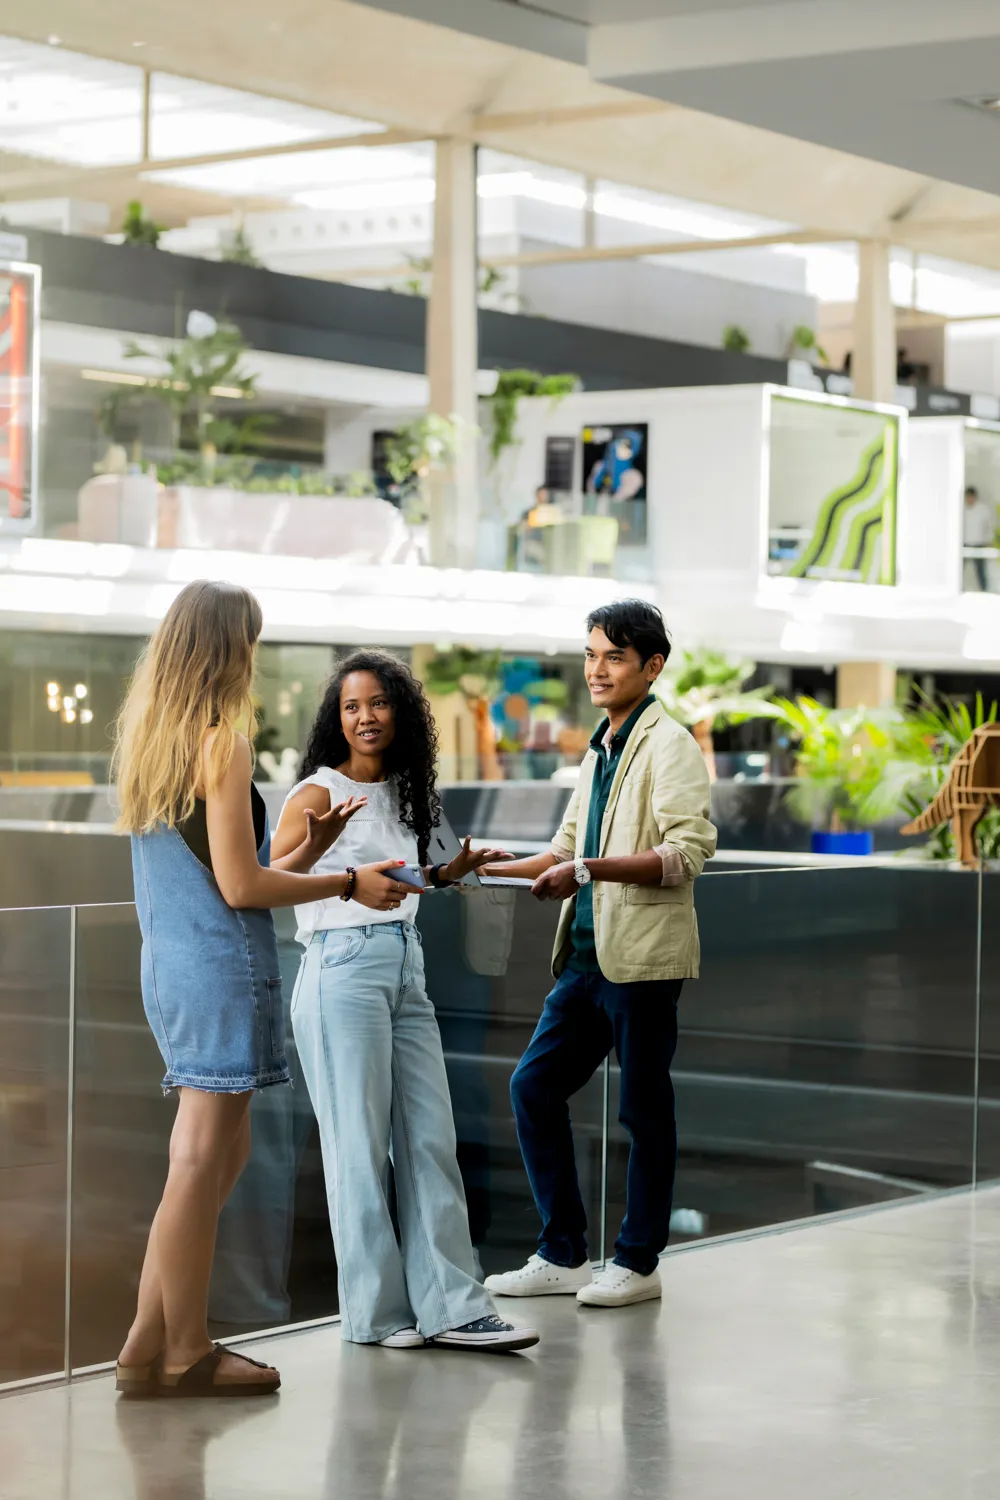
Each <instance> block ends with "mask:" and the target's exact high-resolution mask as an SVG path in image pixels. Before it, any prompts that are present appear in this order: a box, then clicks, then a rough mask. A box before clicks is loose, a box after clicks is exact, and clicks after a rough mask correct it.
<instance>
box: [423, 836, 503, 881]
mask: <svg viewBox="0 0 1000 1500" xmlns="http://www.w3.org/2000/svg"><path fill="white" fill-rule="evenodd" d="M513 858H514V856H513V854H508V853H507V851H506V849H473V848H472V835H471V834H466V836H465V838H464V839H463V840H462V849H461V852H460V853H459V854H456V855H455V858H454V859H451V860H449V861H448V863H447V864H446V865H442V867H441V879H442V880H447V881H454V880H461V879H462V877H463V875H471V874H473V873H474V874H477V875H478V873H479V872H480V870H482V869H484V868H485V866H486V865H496V864H500V863H501V861H503V860H505V859H513Z"/></svg>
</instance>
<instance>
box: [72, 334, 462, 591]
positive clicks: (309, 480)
mask: <svg viewBox="0 0 1000 1500" xmlns="http://www.w3.org/2000/svg"><path fill="white" fill-rule="evenodd" d="M125 353H126V354H127V356H128V357H129V358H130V359H143V360H146V361H150V360H155V361H156V362H157V364H159V365H160V367H161V369H162V373H158V374H153V375H151V376H150V377H149V378H148V381H147V383H146V384H145V386H144V390H145V392H146V393H147V394H148V395H150V396H152V397H153V398H154V399H156V400H159V401H160V402H161V403H162V404H163V405H164V406H165V407H166V409H167V411H168V413H169V417H170V456H169V458H168V459H167V460H166V461H165V462H163V463H158V464H157V465H156V476H155V477H156V478H158V479H159V481H160V484H161V486H162V488H161V490H160V492H159V495H158V496H157V495H156V494H155V480H154V483H153V488H154V502H155V505H156V510H157V513H158V531H157V532H156V533H155V535H156V541H157V543H158V545H160V546H163V547H195V548H197V547H209V548H222V549H227V550H234V551H252V552H258V551H275V552H283V553H286V554H289V555H299V556H307V557H328V556H350V557H352V558H354V559H355V560H356V561H358V562H362V563H369V562H371V563H383V562H405V561H408V560H410V558H411V557H412V555H413V550H414V544H413V538H412V536H411V534H410V532H409V530H408V528H407V526H406V524H405V522H404V521H403V519H402V517H401V516H400V515H399V513H398V511H396V510H395V509H394V508H393V507H392V506H390V505H388V504H387V503H386V502H384V501H382V500H380V499H379V498H378V496H377V494H376V492H375V486H374V482H373V479H372V476H371V475H370V474H360V475H358V474H353V475H340V476H338V475H332V474H327V473H323V472H316V471H314V470H312V469H308V470H306V471H302V470H301V469H300V468H299V467H298V466H297V465H296V466H294V467H293V468H292V469H291V470H290V471H288V472H284V473H281V474H280V475H278V476H276V475H275V474H274V473H273V472H271V473H262V472H259V470H260V467H261V461H260V459H259V458H258V457H257V456H255V451H254V450H257V449H259V448H260V446H261V444H262V439H263V434H264V429H265V427H266V425H267V421H268V418H267V417H266V416H264V415H262V414H260V413H249V414H247V415H244V416H241V417H240V418H238V419H234V418H232V417H230V416H225V415H223V414H222V413H221V412H220V411H219V410H218V409H217V407H218V405H219V403H220V402H221V401H224V400H229V401H236V402H240V401H246V400H248V399H250V398H251V397H253V396H254V395H255V394H256V389H257V377H256V375H255V374H254V373H253V371H252V370H250V369H249V368H248V366H247V363H246V357H247V355H248V354H249V349H248V346H247V344H246V343H245V341H244V339H243V336H242V334H241V333H240V330H239V329H238V328H237V327H236V326H235V325H234V324H232V323H225V322H219V321H217V320H216V319H215V318H212V317H210V316H209V315H208V314H207V313H203V312H192V313H191V314H190V315H189V317H188V320H187V326H186V335H185V337H184V338H183V339H181V340H178V341H177V342H175V343H170V344H164V345H162V346H155V347H153V346H149V345H146V344H142V343H138V342H135V341H132V342H130V343H129V344H128V345H127V346H126V349H125ZM130 389H131V388H130ZM434 420H435V421H436V422H440V420H441V419H434ZM444 425H445V427H448V424H447V423H445V424H444ZM185 442H187V443H188V444H189V446H187V447H185V446H182V444H183V443H185ZM430 446H431V445H430V443H429V442H425V443H424V444H423V447H422V448H421V447H420V445H417V447H418V457H419V456H420V454H422V453H425V452H426V451H428V450H429V448H430ZM81 494H82V492H81ZM279 499H280V501H281V502H282V503H280V504H279V503H278V501H279ZM347 499H351V500H352V501H355V500H365V501H368V502H369V504H368V505H367V506H365V507H363V508H362V507H360V506H357V505H353V504H352V505H351V506H350V507H344V506H341V505H338V504H336V502H338V501H343V500H347ZM90 539H92V540H98V539H100V540H104V539H105V538H103V537H101V538H98V537H91V538H90Z"/></svg>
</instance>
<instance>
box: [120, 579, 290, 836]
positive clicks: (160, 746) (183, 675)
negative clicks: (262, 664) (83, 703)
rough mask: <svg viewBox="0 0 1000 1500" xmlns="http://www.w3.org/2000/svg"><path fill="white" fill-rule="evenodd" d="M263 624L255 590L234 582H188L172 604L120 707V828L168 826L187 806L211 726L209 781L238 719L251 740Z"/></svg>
mask: <svg viewBox="0 0 1000 1500" xmlns="http://www.w3.org/2000/svg"><path fill="white" fill-rule="evenodd" d="M262 623H263V621H262V616H261V611H260V605H259V604H258V602H257V600H256V599H255V598H254V596H253V594H251V593H250V592H249V590H247V589H243V588H239V587H238V586H237V585H236V584H233V583H207V582H204V581H200V582H198V583H189V584H188V585H187V587H186V588H184V589H182V590H181V592H180V593H179V594H178V595H177V598H176V599H175V600H174V602H173V604H171V606H170V608H169V609H168V611H167V613H166V616H165V618H164V620H163V622H162V623H161V625H160V627H159V629H158V630H157V631H156V633H155V634H154V635H153V637H152V639H151V640H150V641H149V643H148V645H147V646H146V649H145V650H144V651H143V653H142V655H141V656H140V658H139V661H138V663H137V665H136V669H135V673H134V675H133V677H132V681H131V683H130V684H129V690H128V693H127V694H126V696H125V702H124V703H123V704H122V707H121V711H120V713H119V715H118V722H117V725H116V734H115V754H114V760H113V763H112V764H113V775H114V777H115V780H116V781H117V784H118V802H119V807H120V812H119V816H118V827H119V828H120V829H121V830H122V831H123V832H126V833H150V832H151V831H152V830H153V829H154V828H156V827H158V826H161V825H166V826H167V827H168V828H172V827H173V826H174V824H175V823H179V822H182V821H183V820H184V819H185V818H187V817H189V816H190V815H191V813H192V812H193V811H194V805H195V800H196V799H195V788H196V786H197V784H198V782H199V780H200V779H201V769H202V747H203V745H204V742H205V736H206V734H207V733H208V731H209V730H210V729H214V730H215V731H216V732H215V734H214V736H213V739H212V748H211V753H210V756H209V765H208V781H209V788H208V789H211V787H214V786H217V785H218V783H219V780H220V779H221V777H223V776H224V775H225V773H226V771H227V770H228V769H229V766H230V764H231V762H232V759H233V753H234V751H235V748H236V734H237V727H236V726H237V725H239V726H240V727H242V728H244V729H245V730H246V732H247V733H248V734H249V736H250V740H251V743H252V741H253V732H254V729H255V727H256V712H255V709H254V700H253V678H254V658H255V652H256V646H257V641H258V639H259V637H260V632H261V626H262Z"/></svg>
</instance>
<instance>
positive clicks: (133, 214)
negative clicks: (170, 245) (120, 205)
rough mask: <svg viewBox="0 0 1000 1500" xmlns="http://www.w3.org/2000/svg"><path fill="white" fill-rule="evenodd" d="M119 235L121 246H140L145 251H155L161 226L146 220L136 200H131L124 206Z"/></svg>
mask: <svg viewBox="0 0 1000 1500" xmlns="http://www.w3.org/2000/svg"><path fill="white" fill-rule="evenodd" d="M121 233H122V244H123V245H141V246H142V247H143V248H145V249H147V250H155V249H156V247H157V245H158V244H159V243H160V235H161V234H162V233H163V225H162V224H157V222H156V220H155V219H149V218H147V217H146V215H145V213H144V212H143V207H142V204H141V203H140V202H139V200H138V198H133V199H132V200H131V202H130V203H128V204H126V206H125V217H124V219H123V220H122V229H121Z"/></svg>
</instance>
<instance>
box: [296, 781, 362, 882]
mask: <svg viewBox="0 0 1000 1500" xmlns="http://www.w3.org/2000/svg"><path fill="white" fill-rule="evenodd" d="M367 806H368V798H367V797H348V799H347V801H346V802H337V803H336V804H335V805H334V806H333V807H331V808H330V811H329V812H327V813H316V812H313V810H312V808H311V807H307V808H306V809H305V820H306V833H305V838H304V839H303V840H302V843H301V845H300V846H299V848H298V849H297V850H296V854H297V855H301V856H303V857H304V858H306V859H308V868H309V869H312V867H313V865H315V864H316V862H317V860H320V859H322V858H323V855H324V854H325V853H326V852H327V850H328V849H332V847H333V845H334V844H335V843H336V842H337V840H338V839H339V838H340V835H341V834H342V833H343V831H344V829H345V828H346V827H347V825H348V823H349V822H350V821H351V819H352V818H353V817H354V814H355V813H357V812H360V811H361V809H362V808H363V807H367Z"/></svg>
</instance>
